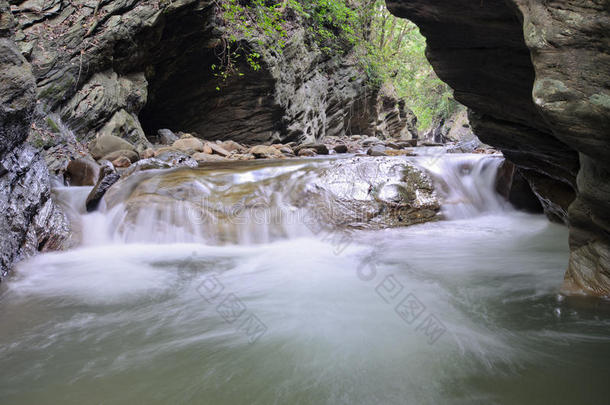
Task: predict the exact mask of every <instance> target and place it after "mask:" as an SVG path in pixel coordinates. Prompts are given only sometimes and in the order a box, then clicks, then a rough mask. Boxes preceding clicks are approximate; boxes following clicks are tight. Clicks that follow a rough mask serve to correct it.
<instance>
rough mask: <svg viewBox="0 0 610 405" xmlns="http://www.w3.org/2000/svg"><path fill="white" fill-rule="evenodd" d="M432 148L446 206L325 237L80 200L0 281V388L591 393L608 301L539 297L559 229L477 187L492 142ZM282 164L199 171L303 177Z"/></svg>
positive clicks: (129, 395) (314, 397)
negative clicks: (73, 235)
mask: <svg viewBox="0 0 610 405" xmlns="http://www.w3.org/2000/svg"><path fill="white" fill-rule="evenodd" d="M446 158H447V160H446V161H444V162H442V161H436V162H429V161H428V162H426V161H422V160H423V159H419V160H420V162H419V163H420V164H421V165H422V166H424V167H427V168H428V169H429V170H430V171H432V172H434V173H436V175H437V180H438V181H443V182H444V183H445V185H446V186H447V189H446V190H444V191H441V193H442V195H443V198H445V201H446V205H445V208H444V209H445V210H446V215H447V216H448V217H450V218H453V219H451V220H446V221H440V222H435V223H427V224H423V225H418V226H412V227H408V228H397V229H388V230H383V231H360V232H354V233H353V234H352V239H351V240H350V243H349V246H347V247H346V248H345V249H341V250H337V246H336V243H335V241H334V240H333V239H332V238H329V237H328V235H326V234H324V233H322V234H312V233H311V232H310V233H309V234H306V233H301V234H299V233H298V232H296V233H294V234H291V233H277V232H276V234H278V235H279V234H281V235H283V237H277V238H273V239H272V240H267V238H266V237H265V238H257V237H256V235H253V236H252V240H251V242H252V243H250V242H248V241H247V240H241V242H242V243H240V244H235V243H230V242H227V241H225V242H224V243H201V240H204V239H205V236H206V235H203V234H202V235H200V236H195V237H196V238H199V237H201V238H203V239H201V240H200V239H194V240H191V241H190V243H185V242H189V241H188V240H181V241H179V242H180V243H170V242H172V241H173V240H174V239H175V238H176V237H184V236H180V232H179V229H176V228H174V226H175V224H176V221H177V220H176V218H169V219H168V222H167V224H169V225H168V226H167V227H165V228H163V229H162V231H163V232H166V234H167V235H168V236H167V239H160V240H159V239H155V238H154V237H153V235H147V233H148V232H152V231H153V228H152V227H151V228H147V229H146V231H145V232H132V233H129V232H126V231H125V230H119V228H120V227H119V228H117V227H116V221H117V218H120V217H121V216H120V214H117V212H113V211H112V210H114V209H119V210H120V209H124V207H123V208H118V207H119V205H117V206H116V207H114V208H110V210H109V211H107V212H102V213H96V214H90V215H85V216H84V217H83V218H82V222H81V224H82V233H83V238H82V240H83V245H82V246H81V247H79V248H76V249H73V250H70V251H67V252H62V253H49V254H44V255H40V256H38V257H36V258H33V259H31V260H29V261H27V262H24V263H22V264H21V265H19V267H18V269H17V271H16V275H15V276H14V277H13V278H12V279H10V280H9V281H8V282H7V283H4V284H3V285H2V286H0V288H1V289H0V328H1V329H0V373H1V374H0V403H2V404H5V403H6V404H33V403H61V404H82V403H110V404H127V403H141V402H144V403H148V404H162V403H201V404H215V405H216V404H265V405H266V404H372V403H380V404H439V403H442V404H451V403H455V404H464V403H468V404H472V403H474V404H478V403H480V404H490V403H494V404H495V403H498V404H538V403H557V404H564V403H565V404H568V403H570V404H572V403H603V402H604V400H605V399H607V398H608V394H609V388H608V384H607V376H608V367H609V366H608V361H607V359H608V358H610V344H609V343H610V334H609V333H608V330H610V317H609V316H608V313H607V312H603V311H600V309H599V308H598V309H597V310H591V309H588V308H586V307H575V306H573V305H571V304H568V303H566V302H565V301H562V300H560V299H558V296H557V290H558V287H559V285H560V283H561V279H562V276H563V272H564V266H565V263H566V262H567V231H566V229H565V228H563V227H561V226H559V225H555V224H551V223H549V222H548V221H547V220H546V219H545V218H544V217H542V216H533V215H528V214H523V213H518V212H514V211H512V210H511V209H509V208H508V207H506V206H505V205H504V204H503V203H502V202H501V200H499V199H497V198H496V197H495V196H494V195H493V187H494V185H493V181H491V180H490V179H491V178H492V177H493V175H492V174H493V173H490V172H493V171H494V168H495V166H496V165H495V162H497V160H496V159H497V158H494V157H485V156H475V155H467V156H455V157H454V156H447V157H446ZM441 159H445V158H441ZM288 167H289V169H285V168H284V169H281V170H280V171H273V172H272V171H269V170H268V171H265V170H263V171H258V172H257V171H252V172H247V173H235V174H230V173H228V172H219V173H217V174H216V175H211V176H210V178H209V181H210V183H203V184H208V185H210V187H212V183H213V182H214V181H216V183H215V184H216V187H220V186H222V184H224V183H225V181H226V178H227V176H234V177H233V178H232V179H231V181H232V182H233V184H238V183H240V182H241V184H245V183H247V182H251V183H259V182H263V183H265V184H267V185H269V184H272V183H273V184H274V183H276V182H277V180H278V179H281V180H282V181H287V180H286V179H288V178H290V179H293V180H295V179H297V178H300V179H302V181H306V176H305V172H304V170H305V168H304V167H299V166H298V165H297V166H293V165H288ZM274 170H276V169H274ZM300 175H302V176H303V177H299V176H300ZM223 176H224V177H223ZM221 178H222V179H223V180H222V181H221V180H220V179H221ZM295 181H296V180H295ZM439 184H440V183H439ZM475 185H477V186H476V187H475ZM482 188H485V190H481V189H482ZM168 189H169V188H168ZM271 189H273V187H271V188H269V190H271ZM215 190H219V189H218V188H217V189H215ZM227 191H228V190H227ZM85 192H86V190H85V189H81V190H74V189H71V190H65V189H63V190H57V193H59V194H62V193H63V197H62V198H63V200H64V201H66V204H68V205H72V206H77V205H78V204H76V203H77V202H78V201H79V199H80V200H82V198H83V195H84V194H85ZM228 196H230V193H225V194H223V198H228ZM492 197H493V198H492ZM454 199H458V200H459V201H458V202H457V203H455V204H453V202H454ZM232 201H233V200H231V199H230V198H229V199H228V203H229V204H230V203H232ZM271 201H273V200H271ZM79 204H80V203H79ZM456 207H457V208H456ZM149 208H150V207H149ZM75 211H78V210H75ZM77 215H78V214H77V213H73V216H77ZM466 215H470V217H468V218H464V217H465V216H466ZM149 220H151V218H149V219H145V220H144V219H143V220H142V222H141V224H144V225H142V226H146V224H147V223H148V222H147V221H149ZM158 220H159V217H156V218H155V222H156V223H157V225H156V226H161V225H160V223H159V222H158ZM283 220H286V219H285V218H284V219H283ZM178 221H180V220H178ZM263 222H264V221H263ZM207 226H208V224H207V223H206V224H205V227H207ZM253 226H254V225H253ZM205 227H204V228H203V229H209V228H205ZM274 227H275V225H274V226H271V228H274ZM291 228H295V227H294V226H292V225H291ZM296 228H298V226H296ZM240 229H241V230H242V231H244V232H246V230H247V229H248V228H247V226H245V227H240ZM282 229H285V227H283V228H282ZM251 231H252V232H253V233H258V232H263V230H262V228H260V227H259V225H255V226H254V228H252V229H251ZM265 232H267V233H266V235H269V234H271V233H272V232H271V233H270V231H269V229H267V230H266V231H265ZM263 233H264V232H263ZM186 234H187V235H189V236H186V237H184V238H190V237H193V236H192V233H188V232H187V233H186ZM171 235H173V236H171ZM149 236H150V237H149ZM124 238H126V239H124ZM238 240H239V239H238ZM126 242H128V243H126ZM160 242H163V243H160ZM193 242H195V243H193ZM197 242H198V243H197ZM409 309H410V310H409ZM415 315H417V316H415ZM431 322H432V323H431Z"/></svg>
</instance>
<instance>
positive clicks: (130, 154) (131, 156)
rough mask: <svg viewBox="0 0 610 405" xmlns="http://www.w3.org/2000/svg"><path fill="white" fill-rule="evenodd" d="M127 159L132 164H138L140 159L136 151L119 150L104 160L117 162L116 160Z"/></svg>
mask: <svg viewBox="0 0 610 405" xmlns="http://www.w3.org/2000/svg"><path fill="white" fill-rule="evenodd" d="M122 157H124V158H126V159H127V160H129V162H130V163H134V162H137V161H138V160H139V159H140V157H139V155H138V153H137V152H136V151H133V150H117V151H115V152H112V153H109V154H107V155H105V156H104V157H103V158H102V159H103V160H108V161H110V162H113V161H115V160H116V159H120V158H122Z"/></svg>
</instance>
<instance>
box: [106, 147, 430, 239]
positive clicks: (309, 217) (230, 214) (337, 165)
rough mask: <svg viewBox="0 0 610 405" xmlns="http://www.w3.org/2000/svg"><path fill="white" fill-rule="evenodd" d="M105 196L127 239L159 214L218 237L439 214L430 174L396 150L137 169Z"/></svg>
mask: <svg viewBox="0 0 610 405" xmlns="http://www.w3.org/2000/svg"><path fill="white" fill-rule="evenodd" d="M242 176H243V179H244V180H242V181H240V180H239V179H240V178H242ZM229 186H230V187H229ZM105 199H106V203H107V207H108V209H109V210H113V209H116V208H117V207H120V208H121V212H120V213H119V214H118V215H119V217H120V221H121V222H120V224H118V227H119V229H123V230H120V231H119V232H122V233H123V234H124V235H125V236H126V238H127V240H129V232H132V230H134V229H136V228H138V229H139V232H140V233H139V235H140V237H141V236H142V235H143V234H142V232H146V229H147V227H154V226H156V225H155V224H156V223H157V221H162V222H163V223H164V224H165V225H164V226H166V227H167V226H168V224H167V223H169V227H170V229H171V228H172V226H175V229H176V230H177V234H176V238H178V240H179V238H180V237H181V235H190V237H193V238H195V239H196V240H198V238H201V239H202V240H207V241H213V242H215V243H218V242H235V240H236V239H238V238H239V235H240V232H242V231H243V232H246V228H247V229H248V231H247V232H250V233H251V232H252V231H253V229H254V228H256V227H260V232H261V233H265V234H266V235H267V236H269V237H270V238H271V239H273V238H274V237H275V236H277V237H279V236H282V235H283V236H285V234H286V232H291V231H296V232H297V233H298V232H308V233H311V232H313V233H318V232H320V231H321V230H327V231H328V230H338V231H349V230H350V229H360V228H367V229H381V228H388V227H397V226H408V225H413V224H417V223H423V222H428V221H435V220H438V219H439V215H440V214H439V211H440V202H439V200H438V197H437V195H436V192H435V191H434V189H433V186H432V183H431V180H430V178H429V177H428V175H427V174H426V173H425V172H424V171H422V170H420V169H418V168H417V167H415V166H414V165H413V164H412V163H409V162H408V161H406V160H405V159H402V158H370V157H363V158H357V157H352V158H344V159H327V160H320V159H318V160H315V161H311V160H308V159H296V160H288V161H282V162H280V161H268V162H259V161H252V162H224V163H223V162H217V163H214V164H211V165H209V166H204V167H202V168H199V169H191V168H179V169H175V170H163V171H141V172H134V173H132V174H131V175H130V176H124V177H123V178H122V179H121V180H120V181H119V182H118V183H116V184H115V185H114V186H113V187H111V188H110V189H109V190H108V192H107V194H106V197H105ZM117 218H118V217H117ZM151 218H154V219H155V220H153V221H149V219H151ZM133 224H137V226H136V227H134V226H132V225H133ZM142 229H144V231H142ZM151 229H152V228H151ZM153 234H154V232H151V237H152V235H153Z"/></svg>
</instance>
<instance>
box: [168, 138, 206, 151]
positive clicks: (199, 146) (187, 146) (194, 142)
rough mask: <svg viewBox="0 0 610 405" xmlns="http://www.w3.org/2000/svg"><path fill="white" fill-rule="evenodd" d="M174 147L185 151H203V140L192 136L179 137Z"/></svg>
mask: <svg viewBox="0 0 610 405" xmlns="http://www.w3.org/2000/svg"><path fill="white" fill-rule="evenodd" d="M172 147H173V148H175V149H178V150H180V151H182V152H185V153H193V152H203V142H201V141H200V140H199V139H197V138H193V137H192V136H188V137H183V138H180V139H178V140H177V141H176V142H174V143H173V144H172Z"/></svg>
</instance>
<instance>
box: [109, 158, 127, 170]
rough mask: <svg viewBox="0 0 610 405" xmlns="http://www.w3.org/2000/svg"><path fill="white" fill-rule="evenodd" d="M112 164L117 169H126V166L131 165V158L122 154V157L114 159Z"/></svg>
mask: <svg viewBox="0 0 610 405" xmlns="http://www.w3.org/2000/svg"><path fill="white" fill-rule="evenodd" d="M112 164H113V165H114V167H116V168H117V169H124V168H127V167H129V166H131V160H129V158H126V157H125V156H120V157H118V158H116V159H114V160H113V161H112Z"/></svg>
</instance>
